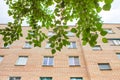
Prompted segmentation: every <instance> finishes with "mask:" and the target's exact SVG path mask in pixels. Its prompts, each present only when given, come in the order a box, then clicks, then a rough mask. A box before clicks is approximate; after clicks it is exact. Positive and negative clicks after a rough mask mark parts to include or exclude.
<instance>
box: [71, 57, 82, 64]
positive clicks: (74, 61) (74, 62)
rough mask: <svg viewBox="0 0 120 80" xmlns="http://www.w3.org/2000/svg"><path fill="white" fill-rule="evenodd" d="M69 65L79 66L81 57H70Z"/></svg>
mask: <svg viewBox="0 0 120 80" xmlns="http://www.w3.org/2000/svg"><path fill="white" fill-rule="evenodd" d="M69 65H70V66H78V65H80V64H79V57H78V56H70V57H69Z"/></svg>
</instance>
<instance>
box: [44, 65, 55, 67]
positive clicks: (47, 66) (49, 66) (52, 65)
mask: <svg viewBox="0 0 120 80" xmlns="http://www.w3.org/2000/svg"><path fill="white" fill-rule="evenodd" d="M42 66H43V67H53V65H42Z"/></svg>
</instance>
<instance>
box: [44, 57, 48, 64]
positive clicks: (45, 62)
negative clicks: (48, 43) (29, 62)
mask: <svg viewBox="0 0 120 80" xmlns="http://www.w3.org/2000/svg"><path fill="white" fill-rule="evenodd" d="M47 64H48V58H47V57H44V61H43V65H47Z"/></svg>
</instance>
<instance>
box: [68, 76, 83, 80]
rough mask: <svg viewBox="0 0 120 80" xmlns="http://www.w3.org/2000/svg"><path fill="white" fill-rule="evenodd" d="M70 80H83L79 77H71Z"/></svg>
mask: <svg viewBox="0 0 120 80" xmlns="http://www.w3.org/2000/svg"><path fill="white" fill-rule="evenodd" d="M70 80H83V78H81V77H72V78H70Z"/></svg>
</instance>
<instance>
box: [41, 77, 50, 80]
mask: <svg viewBox="0 0 120 80" xmlns="http://www.w3.org/2000/svg"><path fill="white" fill-rule="evenodd" d="M40 80H52V77H40Z"/></svg>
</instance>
